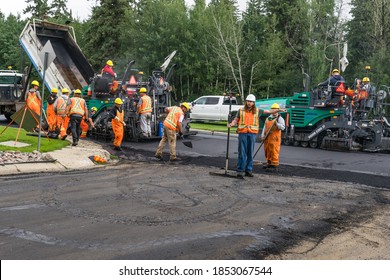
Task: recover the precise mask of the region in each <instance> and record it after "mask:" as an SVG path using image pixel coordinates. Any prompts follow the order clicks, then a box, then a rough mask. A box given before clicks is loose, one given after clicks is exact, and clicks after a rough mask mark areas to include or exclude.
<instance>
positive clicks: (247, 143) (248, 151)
mask: <svg viewBox="0 0 390 280" xmlns="http://www.w3.org/2000/svg"><path fill="white" fill-rule="evenodd" d="M255 141H256V134H254V133H239V134H238V161H237V172H244V171H247V172H252V168H253V150H254V149H255Z"/></svg>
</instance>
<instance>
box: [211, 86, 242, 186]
mask: <svg viewBox="0 0 390 280" xmlns="http://www.w3.org/2000/svg"><path fill="white" fill-rule="evenodd" d="M229 100H230V103H229V116H230V114H231V110H232V94H230V97H229ZM228 121H229V120H228ZM229 142H230V127H228V133H227V141H226V161H225V172H224V173H217V172H209V174H210V175H214V176H222V177H229V178H236V179H238V178H239V179H244V177H237V175H236V174H231V173H229V170H228V167H229Z"/></svg>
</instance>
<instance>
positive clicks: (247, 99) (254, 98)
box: [245, 94, 256, 102]
mask: <svg viewBox="0 0 390 280" xmlns="http://www.w3.org/2000/svg"><path fill="white" fill-rule="evenodd" d="M245 100H246V101H252V102H256V96H254V95H253V94H249V95H248V96H247V97H246V99H245Z"/></svg>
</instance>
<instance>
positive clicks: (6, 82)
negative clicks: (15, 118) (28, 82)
mask: <svg viewBox="0 0 390 280" xmlns="http://www.w3.org/2000/svg"><path fill="white" fill-rule="evenodd" d="M24 77H25V76H24V74H21V73H18V72H17V71H14V70H0V115H2V114H4V116H5V117H6V118H7V120H9V121H11V115H12V114H13V113H15V112H16V111H17V109H19V108H16V107H17V106H18V104H19V102H21V101H22V100H21V99H22V92H23V87H24V84H25V81H24V80H25V79H24Z"/></svg>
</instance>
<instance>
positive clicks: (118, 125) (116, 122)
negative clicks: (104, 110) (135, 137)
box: [108, 98, 126, 151]
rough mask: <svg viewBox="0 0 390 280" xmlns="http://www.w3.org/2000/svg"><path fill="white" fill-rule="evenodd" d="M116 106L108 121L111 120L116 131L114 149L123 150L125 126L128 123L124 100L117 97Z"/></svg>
mask: <svg viewBox="0 0 390 280" xmlns="http://www.w3.org/2000/svg"><path fill="white" fill-rule="evenodd" d="M114 104H115V106H114V107H112V109H111V111H110V113H109V116H108V121H111V124H112V130H113V131H114V135H115V138H114V150H117V151H122V148H121V145H122V140H123V134H124V127H125V126H126V123H125V122H124V110H123V108H122V104H123V101H122V99H120V98H116V99H115V101H114Z"/></svg>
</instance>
